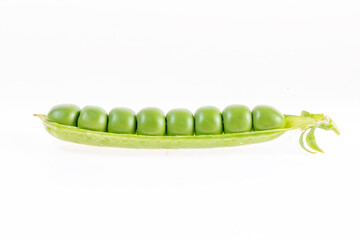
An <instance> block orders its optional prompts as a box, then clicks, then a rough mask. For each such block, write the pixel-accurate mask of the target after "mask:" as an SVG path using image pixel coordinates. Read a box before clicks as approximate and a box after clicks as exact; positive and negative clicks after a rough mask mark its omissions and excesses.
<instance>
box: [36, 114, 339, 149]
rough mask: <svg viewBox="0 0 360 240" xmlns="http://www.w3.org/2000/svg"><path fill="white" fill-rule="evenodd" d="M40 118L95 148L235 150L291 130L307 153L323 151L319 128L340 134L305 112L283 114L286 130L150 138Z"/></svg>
mask: <svg viewBox="0 0 360 240" xmlns="http://www.w3.org/2000/svg"><path fill="white" fill-rule="evenodd" d="M34 116H37V117H39V118H40V119H41V120H42V121H43V124H44V126H45V128H46V130H47V131H48V132H49V133H50V134H51V135H53V136H54V137H56V138H58V139H61V140H64V141H69V142H74V143H79V144H86V145H93V146H102V147H121V148H137V149H156V148H164V149H179V148H216V147H234V146H240V145H247V144H254V143H262V142H267V141H270V140H273V139H275V138H278V137H280V136H281V135H282V134H284V133H285V132H288V131H293V130H300V131H302V134H301V137H300V145H301V146H302V147H303V148H304V149H305V150H306V151H308V152H311V153H315V152H322V150H321V149H320V148H319V147H318V146H317V144H316V141H315V136H314V131H315V129H316V128H321V129H324V130H333V131H334V132H335V133H337V134H340V132H339V129H338V128H337V126H336V125H335V123H334V122H333V121H332V119H330V118H329V117H327V116H325V115H323V114H311V113H309V112H305V111H303V112H302V114H301V116H295V115H284V117H285V126H284V127H283V128H278V129H272V130H264V131H250V132H240V133H231V134H218V135H184V136H169V135H165V136H147V135H138V134H119V133H110V132H99V131H91V130H87V129H81V128H77V127H76V126H68V125H63V124H59V123H56V122H52V121H48V120H47V119H46V115H41V114H35V115H34ZM307 130H310V131H309V132H308V133H307V136H306V142H307V144H308V145H309V147H310V148H312V149H313V150H314V151H315V152H312V151H309V150H307V149H306V148H305V146H304V141H303V137H304V134H305V131H307Z"/></svg>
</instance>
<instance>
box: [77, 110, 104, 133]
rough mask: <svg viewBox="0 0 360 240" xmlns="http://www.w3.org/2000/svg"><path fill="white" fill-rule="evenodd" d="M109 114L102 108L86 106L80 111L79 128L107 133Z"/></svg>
mask: <svg viewBox="0 0 360 240" xmlns="http://www.w3.org/2000/svg"><path fill="white" fill-rule="evenodd" d="M106 126H107V113H106V111H105V110H104V109H103V108H101V107H96V106H86V107H84V108H83V109H81V111H80V116H79V119H78V128H82V129H87V130H92V131H98V132H106Z"/></svg>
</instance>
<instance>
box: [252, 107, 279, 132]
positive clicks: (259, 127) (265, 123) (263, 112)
mask: <svg viewBox="0 0 360 240" xmlns="http://www.w3.org/2000/svg"><path fill="white" fill-rule="evenodd" d="M252 117H253V127H254V130H255V131H264V130H271V129H278V128H283V127H284V126H285V118H284V115H283V114H282V113H281V112H279V111H278V110H277V109H275V108H273V107H271V106H267V105H259V106H256V107H255V108H254V109H253V110H252Z"/></svg>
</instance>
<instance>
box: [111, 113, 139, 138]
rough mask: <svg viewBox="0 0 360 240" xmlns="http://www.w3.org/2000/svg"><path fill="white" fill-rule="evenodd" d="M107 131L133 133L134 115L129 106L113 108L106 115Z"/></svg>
mask: <svg viewBox="0 0 360 240" xmlns="http://www.w3.org/2000/svg"><path fill="white" fill-rule="evenodd" d="M107 130H108V132H110V133H119V134H135V132H136V115H135V113H134V111H133V110H131V109H129V108H114V109H112V110H111V111H110V113H109V116H108V129H107Z"/></svg>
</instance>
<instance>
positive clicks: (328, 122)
mask: <svg viewBox="0 0 360 240" xmlns="http://www.w3.org/2000/svg"><path fill="white" fill-rule="evenodd" d="M301 116H303V117H309V118H312V119H315V120H316V121H317V123H316V124H315V125H313V126H309V127H307V128H305V129H303V131H302V133H301V136H300V139H299V143H300V146H301V147H302V148H303V149H304V150H306V151H307V152H310V153H318V152H321V153H324V151H323V150H322V149H321V148H320V147H319V146H318V145H317V143H316V139H315V129H316V128H320V129H324V130H328V131H334V132H335V133H336V134H337V135H340V129H339V128H338V126H337V125H336V124H335V122H334V121H333V120H332V119H331V118H330V117H328V116H326V115H324V114H322V113H320V114H314V113H309V112H307V111H302V112H301ZM309 129H310V131H308V132H307V134H306V137H305V139H306V143H307V145H308V146H309V147H310V148H311V149H312V150H314V152H313V151H310V150H308V149H307V148H306V147H305V145H304V140H303V138H304V135H305V132H306V131H307V130H309Z"/></svg>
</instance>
